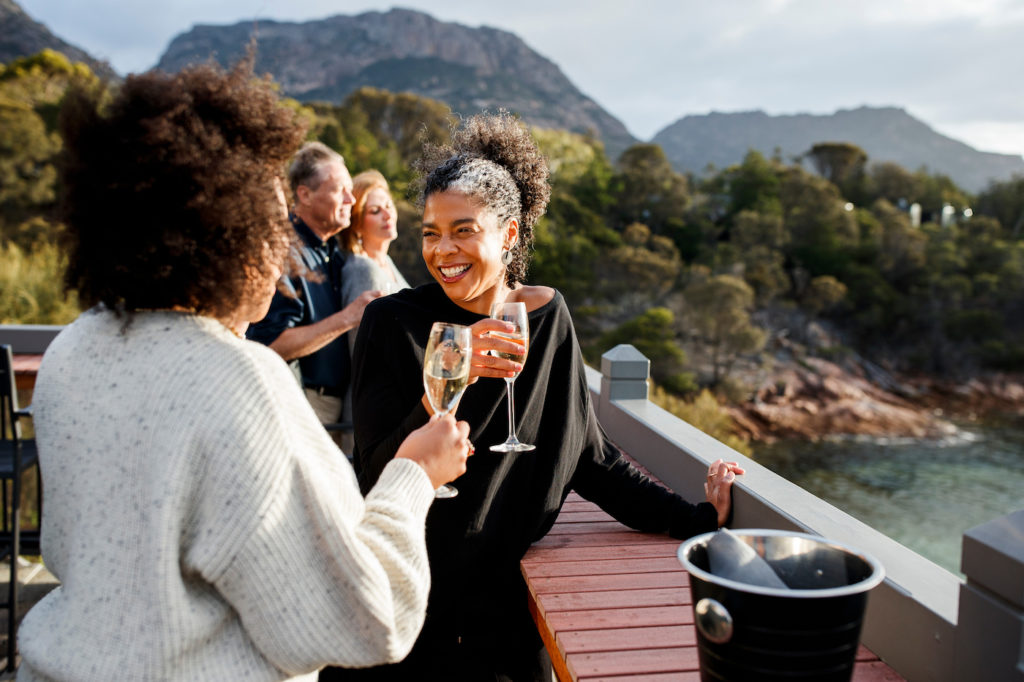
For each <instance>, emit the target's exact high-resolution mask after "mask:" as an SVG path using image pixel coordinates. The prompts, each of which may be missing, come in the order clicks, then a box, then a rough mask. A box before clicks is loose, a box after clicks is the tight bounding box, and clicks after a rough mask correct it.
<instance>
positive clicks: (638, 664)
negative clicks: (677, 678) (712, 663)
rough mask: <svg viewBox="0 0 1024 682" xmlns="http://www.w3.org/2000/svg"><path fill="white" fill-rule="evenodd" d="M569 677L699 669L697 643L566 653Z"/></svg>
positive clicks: (679, 671) (677, 671)
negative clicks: (681, 645) (629, 649)
mask: <svg viewBox="0 0 1024 682" xmlns="http://www.w3.org/2000/svg"><path fill="white" fill-rule="evenodd" d="M565 660H566V667H567V668H568V669H569V674H570V675H572V676H573V677H572V678H571V679H574V680H578V679H586V678H587V676H591V677H594V676H598V675H601V676H605V677H607V676H611V675H635V674H637V673H682V672H696V671H698V670H699V668H698V663H697V647H695V646H693V647H672V648H667V649H645V650H643V651H639V652H634V651H601V652H594V653H581V654H569V655H568V656H566V657H565Z"/></svg>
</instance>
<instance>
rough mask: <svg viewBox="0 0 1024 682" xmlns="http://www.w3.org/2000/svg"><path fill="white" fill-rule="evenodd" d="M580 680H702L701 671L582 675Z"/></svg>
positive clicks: (630, 681) (688, 681) (620, 681)
mask: <svg viewBox="0 0 1024 682" xmlns="http://www.w3.org/2000/svg"><path fill="white" fill-rule="evenodd" d="M580 682H700V673H698V672H686V673H654V674H652V675H616V676H615V677H581V678H580Z"/></svg>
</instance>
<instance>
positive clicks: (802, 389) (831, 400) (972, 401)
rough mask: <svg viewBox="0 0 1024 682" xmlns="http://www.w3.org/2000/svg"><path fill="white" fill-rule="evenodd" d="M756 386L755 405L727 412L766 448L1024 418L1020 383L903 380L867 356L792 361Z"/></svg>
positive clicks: (943, 432) (1023, 381)
mask: <svg viewBox="0 0 1024 682" xmlns="http://www.w3.org/2000/svg"><path fill="white" fill-rule="evenodd" d="M776 360H777V361H778V360H779V358H778V356H777V357H776ZM755 386H756V388H755V390H754V394H753V397H752V398H751V399H750V400H748V401H747V402H745V403H742V404H740V405H732V406H727V407H726V409H727V410H728V412H729V414H730V416H731V417H732V418H733V421H734V422H735V424H736V428H737V430H738V431H739V433H740V434H741V435H743V436H745V437H747V438H749V439H750V440H752V441H755V442H761V443H770V442H773V441H775V440H779V439H786V438H796V439H802V440H818V439H820V438H823V437H826V436H834V435H866V436H876V437H912V438H941V437H944V436H948V435H951V434H953V433H955V432H956V430H957V429H956V426H955V425H954V424H953V422H952V421H951V419H956V420H964V419H966V420H975V419H979V418H981V417H983V416H987V415H992V414H1000V415H1004V416H1005V415H1010V416H1022V415H1024V378H1022V377H1019V376H1009V375H1003V374H993V375H989V376H986V377H983V378H975V379H971V380H969V381H967V382H963V383H954V382H944V381H941V380H938V379H936V378H934V377H899V376H896V375H893V374H890V373H889V372H886V371H885V370H884V369H882V368H880V367H878V366H876V365H873V364H872V363H870V362H868V361H865V360H864V359H862V358H857V359H856V360H847V361H844V362H842V364H839V363H837V362H832V361H829V360H826V359H823V358H817V357H806V356H805V357H802V358H799V359H794V358H789V359H788V360H784V361H782V362H777V363H776V368H775V370H774V371H772V372H770V373H769V375H768V376H767V378H762V379H761V380H760V381H759V382H758V383H756V384H755Z"/></svg>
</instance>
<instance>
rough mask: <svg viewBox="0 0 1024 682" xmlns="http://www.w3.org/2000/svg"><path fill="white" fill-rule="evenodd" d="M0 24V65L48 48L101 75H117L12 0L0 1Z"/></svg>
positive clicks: (112, 76)
mask: <svg viewBox="0 0 1024 682" xmlns="http://www.w3.org/2000/svg"><path fill="white" fill-rule="evenodd" d="M0 27H2V30H0V64H7V63H10V62H12V61H14V60H15V59H20V58H21V57H30V56H32V55H34V54H37V53H39V52H42V51H43V50H44V49H45V48H50V49H51V50H56V51H57V52H60V53H62V54H63V55H64V56H65V57H67V58H68V59H70V60H71V61H73V62H83V63H85V64H88V65H89V68H91V69H92V70H93V72H94V73H96V74H98V75H100V76H102V77H105V78H113V79H116V78H117V73H115V72H114V70H113V69H112V68H110V65H109V64H107V63H106V62H103V61H100V60H98V59H94V58H93V57H92V56H91V55H90V54H89V53H88V52H86V51H85V50H82V49H81V48H78V47H75V46H74V45H72V44H70V43H67V42H65V41H63V40H61V39H60V38H58V37H57V36H55V35H54V34H52V33H50V29H48V28H46V26H44V25H43V24H40V23H39V22H38V21H35V20H34V19H32V17H30V16H29V15H28V14H26V13H25V10H23V9H22V8H21V6H19V5H18V3H16V2H14V0H0Z"/></svg>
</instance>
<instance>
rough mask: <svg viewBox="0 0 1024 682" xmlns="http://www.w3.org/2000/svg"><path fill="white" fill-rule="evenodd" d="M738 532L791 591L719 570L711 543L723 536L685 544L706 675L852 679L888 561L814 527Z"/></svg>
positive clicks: (821, 681)
mask: <svg viewBox="0 0 1024 682" xmlns="http://www.w3.org/2000/svg"><path fill="white" fill-rule="evenodd" d="M732 534H733V537H734V538H735V539H738V540H739V541H740V542H742V543H744V544H745V545H747V546H748V547H750V548H752V549H753V550H754V552H756V554H757V555H758V556H759V557H760V558H761V559H764V560H765V561H767V562H768V564H769V565H770V566H771V568H772V569H774V571H775V573H776V574H778V577H779V578H781V579H782V581H783V582H784V583H785V584H786V586H787V587H788V589H786V588H780V587H762V586H760V585H754V584H748V583H744V582H738V581H736V580H731V579H726V578H722V577H720V576H716V575H713V574H712V573H711V572H710V561H709V557H708V543H709V542H710V541H711V538H712V537H713V536H714V535H715V534H714V533H705V534H703V535H698V536H696V537H694V538H691V539H690V540H688V541H686V542H685V543H683V544H682V545H681V546H680V547H679V552H678V556H679V560H680V561H681V562H682V564H683V566H684V567H685V568H686V570H687V571H688V572H689V574H690V594H691V596H692V598H693V610H694V622H695V624H696V627H697V646H698V656H699V659H700V676H701V680H702V681H703V682H710V681H712V680H715V681H717V680H729V681H730V682H736V681H740V680H756V681H757V682H769V681H772V680H789V681H792V680H807V681H810V680H814V682H828V681H831V680H835V681H837V682H838V681H840V680H841V681H842V682H847V681H848V680H849V679H850V677H851V675H852V673H853V664H854V659H855V657H856V654H857V646H858V644H859V641H860V630H861V623H862V622H863V619H864V608H865V606H866V605H867V597H868V591H869V590H870V589H871V588H873V587H875V586H876V585H878V583H880V582H881V581H882V579H883V578H884V577H885V571H884V570H883V568H882V565H881V564H880V563H879V562H878V561H877V560H875V559H874V558H872V557H870V556H868V555H866V554H864V553H863V552H859V551H857V550H855V549H852V548H850V547H846V546H844V545H842V544H840V543H838V542H831V541H828V540H825V539H823V538H820V537H815V536H813V535H808V534H805V533H793V532H789V531H780V530H762V529H748V530H735V531H732ZM744 551H747V552H749V550H746V549H745V548H744Z"/></svg>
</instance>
